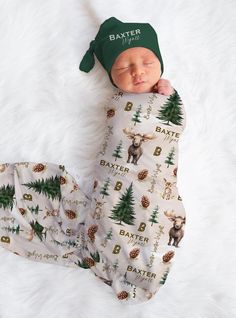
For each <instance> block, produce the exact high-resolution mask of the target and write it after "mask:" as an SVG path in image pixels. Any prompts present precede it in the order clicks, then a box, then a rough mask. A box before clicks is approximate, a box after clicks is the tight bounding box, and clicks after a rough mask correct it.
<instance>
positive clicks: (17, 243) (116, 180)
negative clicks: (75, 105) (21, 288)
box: [0, 90, 186, 304]
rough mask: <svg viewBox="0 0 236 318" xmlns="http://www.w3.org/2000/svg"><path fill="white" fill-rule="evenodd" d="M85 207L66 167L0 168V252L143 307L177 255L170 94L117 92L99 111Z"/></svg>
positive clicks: (177, 114) (180, 230)
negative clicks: (81, 273) (77, 274)
mask: <svg viewBox="0 0 236 318" xmlns="http://www.w3.org/2000/svg"><path fill="white" fill-rule="evenodd" d="M104 109H105V111H106V114H107V119H106V133H105V136H104V140H103V142H102V143H101V148H100V149H99V151H98V154H97V160H96V164H95V169H94V180H92V184H93V189H91V192H92V193H91V198H88V197H87V196H86V195H85V194H84V193H83V191H82V190H81V188H80V186H79V184H78V183H77V182H76V180H75V178H74V177H73V176H72V175H70V174H69V173H68V172H67V171H66V169H65V167H64V166H61V165H56V164H52V163H32V162H21V163H14V164H10V163H6V164H2V165H0V245H1V246H2V247H4V248H6V249H8V250H10V251H12V252H14V253H16V254H17V255H20V256H24V257H27V258H28V259H31V260H34V261H39V262H48V263H54V264H58V265H63V266H71V267H76V268H78V267H80V268H84V269H91V270H92V271H93V273H94V274H95V275H96V276H98V277H99V278H100V279H101V280H102V281H103V282H104V283H106V284H108V285H109V286H111V287H112V289H113V291H114V292H115V294H116V297H117V299H119V300H121V301H124V302H126V303H133V304H136V303H140V302H143V301H146V300H148V299H150V298H151V297H152V296H153V295H154V294H155V293H156V292H157V291H158V289H159V288H160V286H162V285H163V284H164V283H165V281H166V278H167V275H168V273H169V270H170V268H171V266H172V263H173V257H174V255H175V254H176V252H177V251H178V248H179V247H181V242H182V241H181V239H182V238H183V236H184V224H185V210H184V206H183V203H182V199H181V197H180V195H179V193H178V189H177V185H176V183H177V168H178V141H179V138H180V135H181V133H182V132H183V130H184V127H185V122H186V119H185V118H186V116H185V110H184V107H183V104H182V101H181V99H180V97H179V95H178V93H177V91H175V92H174V93H173V94H172V95H171V96H163V95H160V94H157V93H145V94H127V93H124V92H122V91H119V90H118V91H117V92H116V93H115V95H114V96H113V97H112V98H111V100H110V101H109V103H108V105H106V107H105V108H104Z"/></svg>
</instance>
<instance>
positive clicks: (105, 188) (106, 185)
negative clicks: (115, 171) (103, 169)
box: [100, 178, 111, 198]
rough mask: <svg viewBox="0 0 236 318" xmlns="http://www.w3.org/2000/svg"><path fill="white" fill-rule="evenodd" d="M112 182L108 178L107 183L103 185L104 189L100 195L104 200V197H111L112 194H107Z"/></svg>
mask: <svg viewBox="0 0 236 318" xmlns="http://www.w3.org/2000/svg"><path fill="white" fill-rule="evenodd" d="M110 181H111V179H110V178H108V179H107V180H106V181H105V183H104V185H103V187H102V189H101V191H100V193H101V194H102V195H103V196H102V198H104V195H110V194H109V193H108V192H107V190H108V187H109V184H110Z"/></svg>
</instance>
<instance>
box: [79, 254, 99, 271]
mask: <svg viewBox="0 0 236 318" xmlns="http://www.w3.org/2000/svg"><path fill="white" fill-rule="evenodd" d="M90 255H91V257H85V258H83V260H82V263H81V262H80V261H78V263H76V265H79V266H80V267H82V268H90V267H92V266H94V265H95V263H96V262H100V255H99V253H98V252H96V253H94V254H93V253H90Z"/></svg>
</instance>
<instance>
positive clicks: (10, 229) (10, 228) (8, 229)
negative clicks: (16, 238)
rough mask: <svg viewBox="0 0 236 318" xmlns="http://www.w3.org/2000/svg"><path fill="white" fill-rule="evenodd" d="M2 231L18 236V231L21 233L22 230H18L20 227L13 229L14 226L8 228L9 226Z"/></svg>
mask: <svg viewBox="0 0 236 318" xmlns="http://www.w3.org/2000/svg"><path fill="white" fill-rule="evenodd" d="M2 229H3V230H5V231H7V232H11V233H15V234H19V233H20V231H22V232H23V230H21V229H20V225H17V227H14V226H13V227H10V226H8V227H3V228H2Z"/></svg>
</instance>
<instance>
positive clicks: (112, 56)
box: [79, 17, 164, 85]
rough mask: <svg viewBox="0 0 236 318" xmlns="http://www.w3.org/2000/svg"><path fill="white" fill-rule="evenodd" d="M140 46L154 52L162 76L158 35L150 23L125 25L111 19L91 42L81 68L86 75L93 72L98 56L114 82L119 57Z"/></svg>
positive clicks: (105, 22) (162, 69)
mask: <svg viewBox="0 0 236 318" xmlns="http://www.w3.org/2000/svg"><path fill="white" fill-rule="evenodd" d="M140 46H141V47H145V48H147V49H150V50H151V51H153V52H154V54H155V55H156V56H157V58H158V59H159V61H160V64H161V74H162V73H163V71H164V65H163V61H162V57H161V52H160V49H159V45H158V39H157V34H156V32H155V30H154V29H153V27H152V26H151V25H150V24H149V23H124V22H121V21H120V20H118V19H116V18H114V17H111V18H109V19H107V20H105V21H104V22H103V23H102V24H101V26H100V28H99V31H98V33H97V35H96V37H95V39H94V40H93V41H91V42H90V46H89V49H88V50H87V52H86V53H85V55H84V57H83V59H82V61H81V62H80V66H79V68H80V70H81V71H84V72H86V73H88V72H89V71H91V69H92V68H93V66H94V64H95V59H94V55H96V57H97V59H98V60H99V61H100V63H101V64H102V66H103V67H104V69H105V70H106V71H107V72H108V75H109V77H110V80H111V81H112V78H111V68H112V65H113V64H114V62H115V60H116V58H117V56H118V55H119V54H120V53H121V52H123V51H125V50H127V49H129V48H132V47H140ZM112 84H113V81H112ZM113 85H114V84H113Z"/></svg>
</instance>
